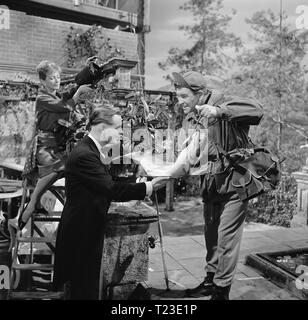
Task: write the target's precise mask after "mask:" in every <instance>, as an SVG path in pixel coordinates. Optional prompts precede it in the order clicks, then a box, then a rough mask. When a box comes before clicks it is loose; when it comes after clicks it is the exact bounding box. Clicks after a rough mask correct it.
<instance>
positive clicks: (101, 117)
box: [88, 103, 119, 127]
mask: <svg viewBox="0 0 308 320" xmlns="http://www.w3.org/2000/svg"><path fill="white" fill-rule="evenodd" d="M116 114H119V111H118V109H116V108H115V107H114V106H113V105H112V104H110V103H103V104H101V105H99V106H96V107H95V108H94V109H93V110H92V111H91V113H90V116H89V121H88V126H89V127H92V126H96V125H98V124H100V123H105V124H108V125H112V124H113V119H112V118H113V116H114V115H116Z"/></svg>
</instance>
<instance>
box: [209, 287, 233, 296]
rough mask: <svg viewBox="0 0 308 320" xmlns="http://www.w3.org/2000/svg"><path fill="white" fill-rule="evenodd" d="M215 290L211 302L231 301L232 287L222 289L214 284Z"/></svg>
mask: <svg viewBox="0 0 308 320" xmlns="http://www.w3.org/2000/svg"><path fill="white" fill-rule="evenodd" d="M213 288H214V290H213V293H212V296H211V299H210V300H229V293H230V289H231V285H230V286H227V287H220V286H217V285H216V284H214V285H213Z"/></svg>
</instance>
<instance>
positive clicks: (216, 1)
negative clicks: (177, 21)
mask: <svg viewBox="0 0 308 320" xmlns="http://www.w3.org/2000/svg"><path fill="white" fill-rule="evenodd" d="M222 8H223V5H222V0H189V1H187V2H186V3H184V5H183V6H181V7H180V9H181V10H184V11H190V12H191V13H192V14H193V17H194V24H193V25H181V26H180V27H179V30H183V31H184V32H185V33H186V34H187V35H188V38H189V39H192V40H193V41H194V44H193V46H192V47H191V48H189V49H179V48H171V49H170V50H169V57H168V58H167V60H166V61H165V62H161V63H159V67H160V68H162V69H163V70H166V69H167V68H168V67H170V66H173V65H176V66H178V67H179V68H180V69H181V70H183V71H185V70H187V69H190V70H192V69H193V70H196V71H200V72H202V71H204V70H206V73H207V74H213V73H214V72H215V73H216V74H217V75H218V74H219V72H221V73H222V71H224V66H226V65H228V63H229V62H230V61H231V60H232V59H231V58H230V56H229V55H227V54H226V53H225V50H226V49H230V48H231V49H235V50H236V51H237V50H238V49H239V48H240V46H241V40H240V38H239V37H236V36H235V35H234V34H233V33H231V32H227V29H228V25H229V22H230V21H231V19H232V17H231V16H228V15H224V14H222V13H220V10H221V9H222ZM235 13H236V12H235V10H233V11H232V14H233V15H235Z"/></svg>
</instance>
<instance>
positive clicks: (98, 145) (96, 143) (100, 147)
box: [88, 133, 105, 159]
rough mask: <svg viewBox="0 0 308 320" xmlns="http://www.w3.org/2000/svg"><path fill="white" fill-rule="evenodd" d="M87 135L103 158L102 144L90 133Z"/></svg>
mask: <svg viewBox="0 0 308 320" xmlns="http://www.w3.org/2000/svg"><path fill="white" fill-rule="evenodd" d="M88 137H89V138H90V139H91V140H92V141H93V142H94V144H95V146H96V148H97V150H98V151H99V153H100V155H101V156H102V157H103V158H104V159H105V155H104V154H103V153H102V148H103V147H102V146H101V144H100V143H99V142H98V141H97V140H96V139H95V138H94V137H93V136H92V135H91V133H89V134H88Z"/></svg>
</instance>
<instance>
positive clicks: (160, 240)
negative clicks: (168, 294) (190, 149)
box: [154, 191, 170, 291]
mask: <svg viewBox="0 0 308 320" xmlns="http://www.w3.org/2000/svg"><path fill="white" fill-rule="evenodd" d="M154 193H155V204H156V212H157V225H158V235H159V242H160V250H161V257H162V261H163V268H164V274H165V282H166V287H167V289H166V290H167V291H169V290H170V289H169V279H168V270H167V266H166V261H165V250H164V245H163V229H162V226H161V222H160V219H159V209H158V201H157V193H156V191H154Z"/></svg>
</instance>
